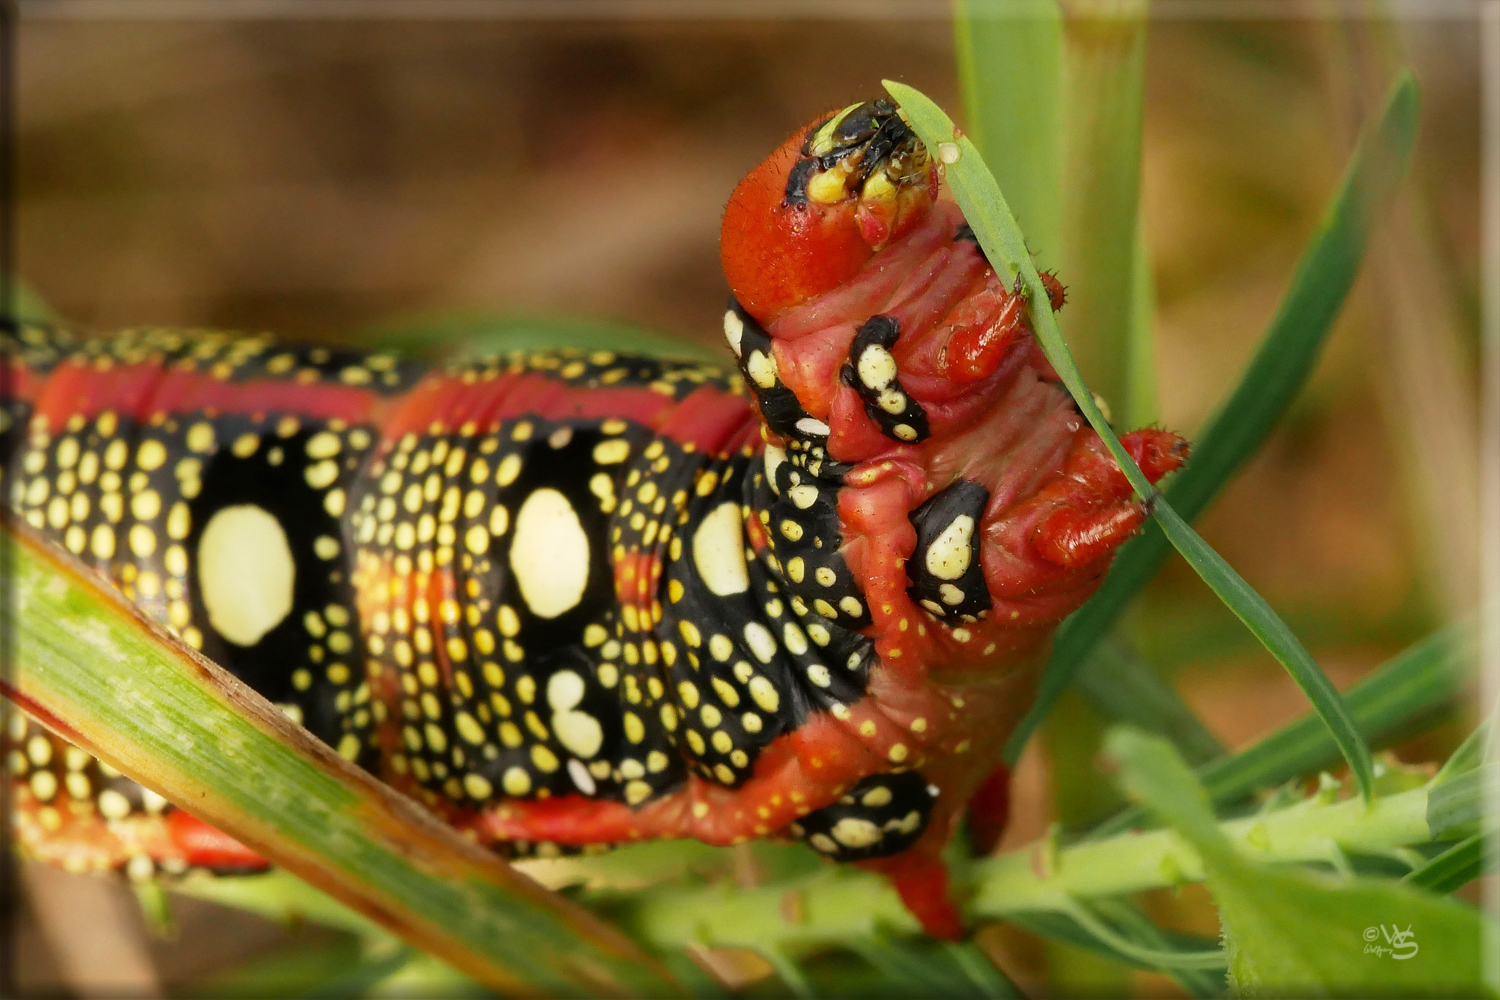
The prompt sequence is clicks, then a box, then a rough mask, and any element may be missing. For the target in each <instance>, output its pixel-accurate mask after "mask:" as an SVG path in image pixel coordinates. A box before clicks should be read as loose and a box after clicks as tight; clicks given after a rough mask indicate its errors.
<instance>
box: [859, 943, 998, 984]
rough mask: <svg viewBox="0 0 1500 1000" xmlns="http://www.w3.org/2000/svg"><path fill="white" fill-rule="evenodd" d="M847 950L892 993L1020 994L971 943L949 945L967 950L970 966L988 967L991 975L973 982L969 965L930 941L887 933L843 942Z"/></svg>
mask: <svg viewBox="0 0 1500 1000" xmlns="http://www.w3.org/2000/svg"><path fill="white" fill-rule="evenodd" d="M845 947H847V948H848V949H849V950H850V951H852V952H854V953H855V954H857V955H859V957H860V958H862V959H864V960H865V961H866V962H868V963H869V964H870V965H871V966H873V967H874V968H875V969H876V970H877V971H878V972H879V973H880V974H881V978H882V979H883V980H884V983H883V985H884V986H885V987H887V989H888V990H889V992H890V994H891V995H893V996H924V997H951V998H953V1000H958V998H965V997H967V998H976V1000H977V998H983V1000H1011V998H1019V997H1020V994H1019V993H1018V992H1016V991H1015V989H1014V987H1009V986H1008V984H1007V983H1006V982H1005V980H1004V978H1003V977H1001V976H1000V974H999V972H998V970H995V967H994V966H993V965H991V964H990V963H989V962H988V961H987V960H986V959H985V958H984V956H983V955H980V954H978V952H977V949H975V948H974V946H973V945H971V944H963V945H959V944H952V945H949V948H951V949H962V950H964V951H967V952H971V953H973V954H972V958H973V959H974V961H973V962H971V963H970V965H971V966H972V967H974V968H975V969H977V968H978V967H979V966H980V965H984V966H988V967H989V969H990V970H991V973H992V974H991V975H990V976H987V977H985V978H984V979H983V980H982V981H976V980H975V979H974V978H973V976H972V975H971V974H970V966H966V965H964V964H961V963H960V962H959V961H957V959H956V956H955V955H954V953H953V952H952V951H950V950H949V948H944V947H943V946H941V945H937V944H933V943H930V942H929V943H918V942H915V941H906V940H902V939H900V938H895V937H891V936H890V935H881V936H880V937H877V938H872V939H855V940H853V941H849V942H847V943H846V945H845Z"/></svg>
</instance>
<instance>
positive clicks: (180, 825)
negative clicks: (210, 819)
mask: <svg viewBox="0 0 1500 1000" xmlns="http://www.w3.org/2000/svg"><path fill="white" fill-rule="evenodd" d="M166 822H167V835H168V837H169V838H170V839H171V841H172V844H173V845H174V846H175V847H176V848H177V849H178V850H179V851H181V852H182V854H183V856H184V857H185V858H186V859H187V863H188V864H190V865H195V866H197V867H200V868H212V869H215V870H218V871H223V870H235V871H244V870H246V869H251V870H254V869H261V868H269V867H271V863H270V862H269V861H267V860H266V859H265V858H263V857H261V856H260V855H259V854H257V853H256V852H254V851H252V850H251V849H250V848H248V847H246V846H245V845H244V844H242V843H240V842H239V841H238V840H235V839H234V838H233V837H231V836H229V834H227V833H223V832H221V831H219V830H218V829H216V828H215V827H212V826H209V825H208V824H207V823H205V822H203V821H202V820H201V819H199V818H198V817H196V816H194V815H192V814H191V813H186V812H183V811H182V810H181V809H176V810H173V811H172V812H170V813H168V814H167V817H166Z"/></svg>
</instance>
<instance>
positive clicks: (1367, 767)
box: [885, 80, 1374, 798]
mask: <svg viewBox="0 0 1500 1000" xmlns="http://www.w3.org/2000/svg"><path fill="white" fill-rule="evenodd" d="M885 86H886V89H887V90H888V91H889V92H890V93H891V96H893V97H895V98H896V100H897V102H898V103H900V104H901V106H902V108H903V110H904V111H905V113H906V115H907V119H908V121H909V122H910V123H911V125H912V127H913V128H914V129H915V130H916V132H917V134H918V135H919V136H921V138H922V140H923V142H925V143H926V144H927V145H928V147H929V150H930V151H931V153H932V155H933V156H934V157H935V158H936V159H937V160H938V161H939V162H942V163H945V164H947V165H948V185H949V188H950V189H951V190H952V191H953V194H954V197H955V198H957V200H958V203H959V206H960V207H961V208H962V209H963V210H964V217H965V218H966V219H967V220H968V222H969V225H970V226H971V227H972V228H973V230H974V233H975V236H977V237H978V239H979V243H980V246H982V247H983V248H984V251H985V254H986V255H987V256H988V257H989V258H990V260H991V261H995V262H998V263H999V264H1000V266H1003V267H1004V268H1005V269H1006V270H1007V276H1008V277H1013V276H1014V275H1015V274H1016V273H1019V274H1020V276H1021V279H1022V280H1023V281H1024V282H1025V288H1026V289H1027V298H1028V299H1029V300H1030V301H1031V302H1033V303H1036V302H1042V303H1046V302H1047V301H1048V299H1047V290H1046V287H1045V286H1044V285H1043V284H1042V279H1041V276H1040V275H1039V274H1038V273H1037V270H1036V266H1035V265H1034V264H1033V263H1032V262H1031V258H1030V255H1029V254H1028V253H1027V252H1026V244H1025V240H1024V238H1023V237H1022V236H1021V232H1020V230H1019V229H1018V228H1017V227H1016V224H1015V219H1014V218H1013V217H1012V216H1011V214H1010V209H1009V208H1008V207H1007V205H1006V203H1005V197H1004V195H1002V194H1001V193H1000V189H999V187H998V186H996V184H995V179H994V177H993V176H991V175H990V173H989V171H988V170H987V169H986V168H985V165H984V160H983V158H981V157H980V155H979V151H978V150H977V149H975V148H974V144H973V143H971V142H969V141H968V140H967V139H965V138H963V137H962V136H961V135H960V134H958V133H957V130H956V129H955V128H954V126H953V122H952V120H951V119H949V118H948V116H947V115H945V114H944V113H943V112H942V110H941V109H939V108H938V106H937V105H936V104H933V103H932V101H931V100H930V99H929V98H927V97H926V96H924V95H923V94H921V93H920V92H919V91H917V90H915V89H913V88H911V87H907V86H905V85H904V84H900V83H896V82H894V81H889V80H888V81H885ZM1031 318H1032V324H1033V329H1034V330H1035V331H1036V335H1037V339H1038V341H1039V342H1040V343H1041V345H1042V349H1043V350H1044V351H1045V352H1046V355H1047V360H1048V361H1050V362H1051V363H1052V367H1053V368H1054V369H1055V370H1056V371H1057V374H1058V377H1059V378H1061V379H1062V382H1063V384H1064V385H1065V386H1066V387H1067V389H1068V391H1069V392H1070V393H1072V395H1073V399H1074V401H1075V402H1076V403H1077V404H1078V408H1079V409H1080V410H1081V411H1082V412H1083V415H1084V417H1085V419H1087V420H1088V422H1089V424H1090V425H1091V426H1092V427H1093V428H1094V430H1095V432H1096V433H1098V435H1099V437H1100V438H1101V439H1102V440H1103V442H1104V444H1105V446H1106V447H1107V448H1108V449H1109V451H1110V453H1111V454H1112V455H1113V456H1114V459H1115V461H1116V462H1117V463H1118V464H1119V466H1120V469H1121V471H1122V472H1124V474H1125V477H1126V479H1128V480H1129V482H1130V485H1131V487H1132V488H1133V489H1134V490H1135V492H1136V494H1137V496H1138V497H1139V498H1140V499H1141V501H1142V502H1144V503H1147V504H1148V505H1149V506H1150V508H1151V511H1152V514H1153V516H1154V518H1155V520H1156V522H1157V523H1158V524H1160V525H1161V527H1162V530H1163V531H1164V532H1165V533H1166V535H1167V538H1168V539H1169V540H1170V541H1171V542H1172V544H1173V546H1174V547H1175V548H1176V549H1177V551H1178V552H1180V553H1181V554H1182V556H1183V558H1184V559H1186V560H1187V562H1188V564H1189V565H1190V566H1192V567H1193V569H1194V570H1195V571H1196V572H1197V573H1198V575H1199V576H1200V577H1201V578H1202V579H1203V581H1204V582H1205V583H1207V584H1208V585H1209V587H1210V588H1211V589H1212V590H1213V591H1214V593H1216V594H1218V595H1219V597H1220V599H1221V600H1223V601H1224V603H1225V605H1226V606H1227V607H1228V608H1229V609H1230V610H1231V611H1233V612H1234V613H1235V615H1236V616H1237V617H1238V618H1239V619H1240V620H1241V621H1242V622H1244V623H1245V626H1246V627H1247V628H1249V629H1250V631H1251V632H1252V633H1253V634H1254V635H1255V636H1256V638H1258V639H1260V641H1261V643H1262V644H1263V645H1264V646H1265V647H1266V649H1267V650H1269V651H1270V652H1271V654H1272V655H1273V656H1275V657H1276V659H1277V661H1278V662H1280V663H1281V665H1282V666H1283V667H1285V668H1286V670H1287V672H1288V673H1289V674H1290V675H1291V677H1292V679H1293V680H1294V681H1296V682H1297V685H1298V687H1300V688H1301V689H1302V691H1303V693H1304V694H1306V695H1307V697H1308V700H1309V701H1310V702H1311V703H1312V705H1313V708H1314V709H1315V710H1316V711H1317V712H1318V714H1319V715H1320V716H1322V718H1323V721H1324V723H1325V724H1326V725H1327V726H1328V728H1329V731H1330V732H1331V733H1332V734H1333V738H1334V740H1335V742H1337V743H1338V745H1339V749H1340V751H1342V753H1343V755H1344V759H1345V760H1346V761H1348V763H1349V767H1350V770H1351V771H1352V772H1353V773H1354V776H1355V779H1356V781H1357V782H1358V783H1359V787H1360V791H1361V793H1362V794H1363V795H1364V796H1365V797H1366V798H1369V797H1370V796H1371V795H1372V794H1373V792H1374V776H1373V770H1374V765H1373V762H1372V760H1371V758H1370V750H1369V747H1368V746H1366V745H1365V742H1364V739H1363V737H1361V736H1360V734H1359V730H1358V729H1357V728H1356V727H1355V725H1354V721H1353V719H1352V717H1351V716H1350V715H1349V711H1348V709H1347V708H1346V707H1345V705H1344V703H1343V699H1341V698H1340V697H1339V693H1338V690H1337V689H1336V688H1335V687H1334V686H1333V684H1332V683H1331V682H1330V681H1329V680H1328V677H1327V676H1326V675H1325V674H1324V673H1323V671H1322V670H1321V669H1320V668H1319V667H1318V665H1317V663H1316V662H1315V661H1314V660H1313V658H1312V657H1311V656H1310V655H1309V654H1308V652H1307V650H1306V649H1304V648H1303V647H1302V644H1301V643H1300V642H1299V641H1298V640H1297V637H1296V636H1295V635H1293V634H1292V632H1291V630H1290V629H1288V628H1287V626H1286V624H1285V623H1284V622H1282V621H1281V619H1280V618H1279V617H1278V616H1277V615H1276V613H1275V612H1274V611H1273V610H1272V609H1271V606H1270V605H1269V604H1267V603H1266V601H1265V599H1264V598H1262V597H1261V596H1260V595H1259V594H1257V593H1256V592H1255V590H1254V589H1253V588H1251V587H1250V585H1249V584H1247V583H1246V582H1245V581H1244V580H1243V579H1242V578H1241V577H1240V575H1239V574H1238V573H1236V572H1235V571H1234V570H1233V569H1232V568H1231V567H1230V566H1229V564H1228V563H1226V562H1225V561H1224V560H1223V559H1222V558H1221V557H1220V556H1219V555H1218V553H1216V552H1214V550H1213V549H1212V548H1210V547H1209V546H1208V544H1207V543H1206V542H1204V541H1203V539H1201V538H1199V537H1198V534H1197V533H1196V532H1195V531H1193V529H1192V528H1190V527H1188V525H1187V522H1186V521H1184V520H1183V519H1182V518H1181V517H1180V516H1179V515H1178V514H1177V512H1176V511H1175V510H1173V509H1172V506H1171V504H1170V503H1168V502H1167V501H1166V500H1165V499H1164V498H1162V496H1161V494H1160V493H1158V492H1157V491H1156V490H1155V488H1154V487H1152V485H1151V483H1150V482H1149V481H1147V479H1146V476H1145V474H1144V473H1142V472H1141V470H1140V467H1139V466H1137V465H1136V464H1135V461H1134V460H1133V459H1132V458H1131V457H1130V455H1129V453H1128V452H1126V450H1125V447H1124V446H1123V445H1122V444H1121V443H1120V439H1119V438H1118V437H1116V436H1115V433H1114V431H1113V430H1111V429H1110V426H1109V424H1108V422H1107V421H1106V420H1105V419H1104V417H1103V415H1102V414H1101V413H1100V412H1099V407H1098V406H1096V405H1095V404H1094V400H1093V398H1092V396H1091V395H1090V393H1089V390H1088V387H1087V386H1085V385H1084V382H1083V378H1082V376H1081V375H1080V374H1079V372H1078V366H1077V365H1076V364H1074V363H1073V359H1072V356H1071V354H1069V352H1068V347H1067V344H1066V343H1064V342H1063V339H1062V336H1061V334H1060V333H1059V332H1058V330H1057V325H1056V323H1055V322H1054V321H1053V317H1052V311H1051V309H1050V308H1046V307H1043V308H1040V309H1038V308H1033V309H1031Z"/></svg>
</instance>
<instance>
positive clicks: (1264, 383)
mask: <svg viewBox="0 0 1500 1000" xmlns="http://www.w3.org/2000/svg"><path fill="white" fill-rule="evenodd" d="M1417 104H1418V96H1417V86H1416V82H1415V81H1414V80H1413V79H1412V78H1411V76H1410V75H1409V74H1402V75H1401V76H1400V77H1399V78H1398V79H1397V81H1396V83H1395V85H1394V86H1393V87H1392V90H1391V95H1390V97H1389V99H1388V100H1387V102H1386V106H1385V110H1384V112H1383V113H1382V114H1381V117H1380V120H1379V122H1378V123H1377V124H1376V125H1375V127H1374V128H1373V129H1372V130H1370V131H1369V132H1367V133H1366V134H1365V135H1364V136H1363V137H1362V139H1361V140H1360V143H1359V146H1358V147H1357V148H1356V150H1355V153H1354V155H1353V157H1352V158H1351V159H1350V161H1349V166H1348V168H1347V169H1346V170H1345V172H1344V178H1343V181H1342V182H1341V183H1340V185H1339V188H1338V191H1337V193H1336V194H1335V195H1334V198H1333V201H1332V202H1331V203H1330V205H1329V208H1328V210H1327V212H1326V213H1325V215H1324V217H1323V221H1322V223H1321V224H1320V225H1319V227H1318V230H1317V232H1316V233H1314V235H1313V238H1312V240H1311V242H1310V243H1309V244H1308V247H1307V249H1306V250H1305V251H1304V252H1303V254H1302V257H1301V259H1300V260H1299V261H1298V263H1297V268H1296V271H1295V272H1294V274H1293V276H1292V283H1291V287H1290V288H1289V289H1288V291H1287V294H1286V297H1285V298H1284V299H1282V302H1281V305H1280V307H1279V308H1278V309H1277V312H1276V316H1275V318H1274V319H1273V320H1272V321H1271V326H1270V328H1269V329H1268V330H1267V332H1266V336H1265V337H1264V339H1262V341H1261V343H1260V346H1259V347H1258V348H1257V349H1256V352H1255V356H1254V358H1253V359H1252V360H1251V362H1250V365H1249V367H1248V368H1246V370H1245V374H1244V376H1243V377H1242V378H1241V379H1240V382H1239V385H1238V386H1237V387H1236V389H1235V390H1234V392H1233V393H1232V394H1231V395H1230V397H1229V399H1228V400H1227V401H1226V402H1225V403H1224V405H1223V406H1222V407H1221V408H1220V409H1219V411H1218V414H1217V415H1216V416H1215V417H1214V418H1213V419H1212V420H1211V421H1210V422H1209V424H1208V427H1207V428H1206V429H1205V430H1204V432H1203V433H1202V435H1201V436H1200V437H1199V440H1198V442H1197V443H1196V444H1195V445H1194V448H1193V457H1192V461H1191V462H1189V463H1188V467H1187V468H1186V469H1185V470H1183V471H1182V472H1180V473H1178V474H1177V475H1176V476H1174V477H1173V479H1172V481H1171V483H1170V484H1169V485H1168V487H1167V491H1166V495H1167V500H1168V502H1169V503H1170V504H1171V505H1172V506H1173V507H1174V508H1175V509H1176V510H1177V511H1178V512H1179V513H1181V514H1182V516H1183V517H1184V518H1185V519H1187V520H1192V519H1194V518H1196V517H1197V516H1198V514H1199V513H1200V512H1201V511H1202V510H1203V508H1204V507H1206V506H1207V505H1208V503H1209V501H1210V500H1212V499H1213V498H1214V496H1216V495H1217V494H1218V492H1219V490H1221V489H1222V488H1223V487H1224V484H1225V483H1227V482H1228V481H1229V480H1230V478H1232V477H1233V475H1234V474H1235V473H1236V472H1237V471H1238V470H1239V468H1240V467H1241V466H1242V465H1244V463H1245V462H1246V461H1247V460H1248V459H1249V458H1250V456H1251V455H1253V454H1254V453H1255V451H1256V450H1257V449H1258V448H1259V447H1260V445H1261V442H1263V441H1264V440H1265V438H1266V436H1267V435H1268V434H1269V433H1270V431H1271V428H1272V427H1274V426H1275V424H1276V422H1277V420H1279V419H1280V417H1281V415H1282V414H1283V413H1284V412H1285V411H1286V408H1287V406H1289V405H1290V403H1291V401H1292V399H1293V398H1294V397H1295V396H1296V394H1297V392H1298V391H1299V390H1300V389H1301V387H1302V385H1303V384H1305V383H1306V381H1307V379H1308V377H1309V376H1310V375H1311V374H1312V370H1313V367H1314V366H1315V365H1316V363H1317V360H1318V356H1319V354H1320V352H1321V350H1322V347H1323V343H1324V341H1325V340H1326V339H1327V336H1328V332H1329V330H1331V329H1332V327H1333V321H1334V319H1335V318H1336V317H1337V315H1338V312H1339V309H1340V308H1341V307H1342V305H1343V302H1344V300H1345V298H1346V297H1347V296H1348V293H1349V289H1350V287H1351V286H1352V285H1353V283H1354V279H1355V276H1356V275H1357V273H1358V271H1359V265H1360V261H1361V260H1362V258H1363V256H1364V250H1365V244H1366V241H1367V238H1368V236H1369V231H1370V226H1371V224H1372V221H1373V218H1374V216H1375V214H1376V213H1377V212H1378V211H1379V209H1380V208H1381V207H1382V206H1383V205H1384V204H1386V203H1387V202H1388V201H1389V200H1390V198H1391V197H1392V195H1393V194H1394V193H1395V191H1396V188H1397V187H1398V185H1399V184H1400V181H1401V178H1402V177H1403V176H1404V175H1405V172H1406V168H1407V165H1408V164H1409V163H1410V160H1411V151H1412V146H1413V144H1414V142H1415V137H1416V129H1417ZM1170 552H1171V544H1170V543H1169V541H1168V540H1167V537H1166V535H1165V534H1163V533H1162V530H1161V528H1160V526H1159V525H1157V524H1156V523H1154V522H1152V523H1148V524H1147V525H1146V527H1145V530H1144V531H1143V532H1142V534H1141V536H1140V537H1139V538H1136V539H1134V540H1132V541H1131V542H1129V543H1128V544H1126V545H1125V546H1124V547H1123V548H1122V549H1121V550H1120V553H1119V555H1118V556H1117V557H1116V559H1115V562H1114V565H1113V567H1111V569H1110V572H1109V575H1108V576H1107V577H1106V578H1105V580H1104V583H1103V585H1102V586H1100V588H1099V590H1098V592H1097V593H1095V594H1094V596H1093V598H1092V599H1090V600H1089V602H1088V603H1087V604H1085V605H1084V606H1083V607H1082V608H1080V609H1078V611H1076V612H1074V613H1073V614H1072V615H1071V616H1069V617H1068V618H1067V620H1065V621H1064V622H1063V624H1062V626H1061V627H1060V628H1059V629H1058V631H1057V640H1056V643H1055V645H1054V647H1053V652H1052V658H1051V660H1050V662H1049V663H1048V666H1047V671H1046V673H1045V674H1044V675H1043V678H1042V682H1041V686H1040V689H1039V690H1038V692H1037V700H1036V703H1035V705H1034V706H1033V708H1032V710H1031V712H1030V714H1028V716H1027V717H1026V719H1025V720H1024V721H1023V722H1022V724H1021V726H1020V728H1018V729H1017V731H1016V734H1015V735H1014V736H1013V737H1012V739H1011V743H1010V744H1009V745H1008V746H1007V748H1006V756H1007V757H1008V758H1010V759H1012V760H1014V759H1015V758H1016V757H1017V756H1019V754H1020V749H1021V747H1022V746H1023V745H1024V744H1025V742H1026V739H1027V738H1028V737H1029V736H1030V734H1031V732H1032V730H1034V729H1035V727H1036V725H1037V724H1038V723H1039V722H1040V721H1041V720H1042V719H1043V718H1044V717H1045V716H1046V714H1047V712H1048V710H1049V709H1050V708H1051V706H1052V703H1053V702H1054V701H1056V699H1057V696H1058V695H1059V694H1061V693H1062V691H1063V690H1064V689H1065V688H1067V686H1068V684H1069V683H1070V682H1071V681H1072V678H1073V675H1074V673H1075V672H1076V670H1077V669H1078V666H1079V664H1080V663H1082V662H1083V659H1084V657H1085V656H1087V655H1088V652H1089V650H1090V649H1092V648H1093V646H1094V644H1095V643H1096V642H1098V641H1099V639H1100V638H1101V637H1102V636H1103V635H1104V634H1105V633H1106V632H1107V631H1108V630H1109V628H1110V626H1112V625H1113V624H1114V622H1115V620H1116V619H1117V618H1118V617H1119V615H1120V612H1121V611H1123V610H1124V609H1125V606H1126V605H1127V604H1129V603H1130V601H1131V599H1133V598H1134V597H1135V595H1136V594H1137V593H1138V592H1139V591H1140V589H1141V588H1142V587H1144V586H1145V585H1146V583H1147V582H1149V581H1150V580H1151V578H1152V577H1153V576H1155V575H1156V573H1157V571H1158V570H1159V569H1161V566H1162V564H1163V563H1164V562H1165V561H1166V559H1167V556H1168V554H1169V553H1170Z"/></svg>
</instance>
